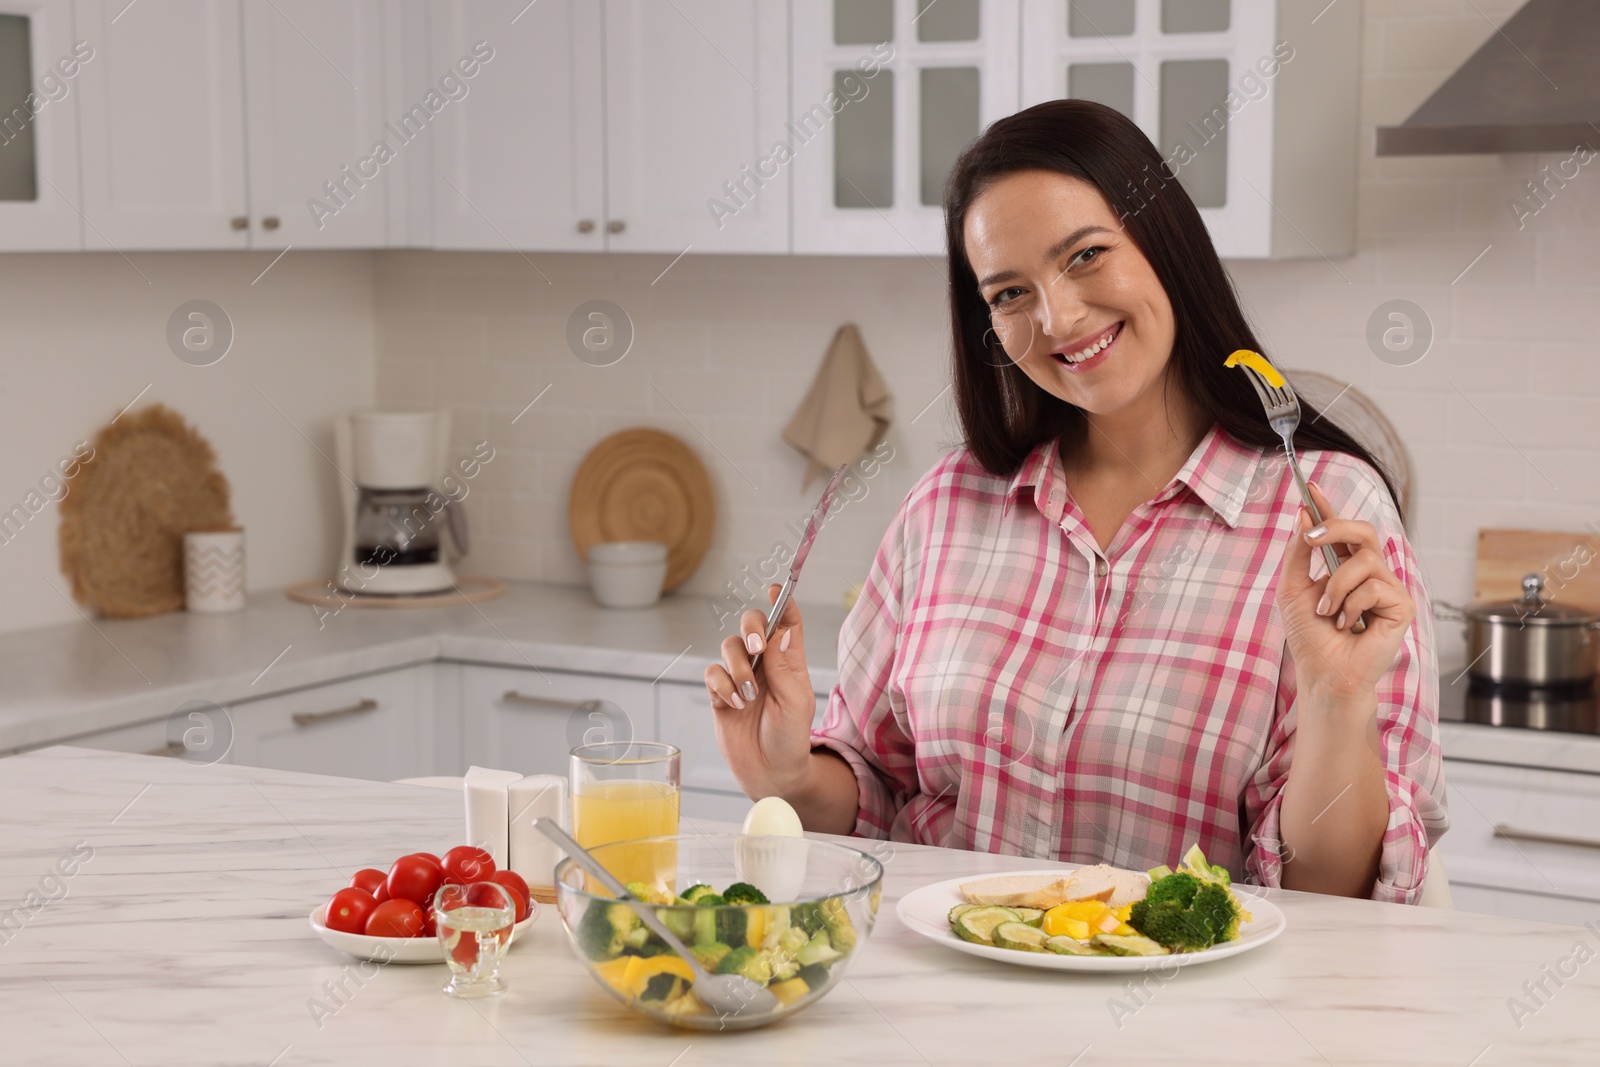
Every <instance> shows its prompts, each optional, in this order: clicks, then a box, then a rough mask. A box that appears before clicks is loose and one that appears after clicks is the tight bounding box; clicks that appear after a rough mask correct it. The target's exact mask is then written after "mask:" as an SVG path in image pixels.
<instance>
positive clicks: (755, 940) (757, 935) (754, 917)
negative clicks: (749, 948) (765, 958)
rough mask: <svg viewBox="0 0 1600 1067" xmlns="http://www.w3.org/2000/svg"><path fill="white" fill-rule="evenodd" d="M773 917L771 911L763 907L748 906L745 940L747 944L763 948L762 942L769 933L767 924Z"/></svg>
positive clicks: (745, 911) (746, 909) (745, 914)
mask: <svg viewBox="0 0 1600 1067" xmlns="http://www.w3.org/2000/svg"><path fill="white" fill-rule="evenodd" d="M771 917H772V912H771V910H770V909H768V908H765V907H762V906H761V905H759V904H758V905H755V906H753V907H752V906H746V907H745V909H744V922H745V928H744V940H745V944H747V945H753V946H755V947H756V948H760V947H761V942H762V940H763V938H765V936H766V933H767V923H768V921H769V920H770V919H771Z"/></svg>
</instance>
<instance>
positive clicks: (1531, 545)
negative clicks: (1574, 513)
mask: <svg viewBox="0 0 1600 1067" xmlns="http://www.w3.org/2000/svg"><path fill="white" fill-rule="evenodd" d="M1525 574H1537V575H1539V576H1540V577H1541V578H1543V579H1544V598H1545V599H1546V600H1547V601H1550V602H1552V603H1556V604H1561V605H1564V606H1566V607H1574V608H1587V609H1588V610H1590V611H1600V534H1597V533H1596V532H1595V530H1594V528H1593V526H1591V528H1590V529H1589V530H1585V531H1584V532H1582V533H1555V532H1551V531H1547V530H1479V531H1478V561H1477V569H1476V572H1475V574H1474V576H1473V591H1472V598H1473V600H1476V601H1485V600H1512V599H1515V598H1517V597H1520V596H1522V576H1523V575H1525Z"/></svg>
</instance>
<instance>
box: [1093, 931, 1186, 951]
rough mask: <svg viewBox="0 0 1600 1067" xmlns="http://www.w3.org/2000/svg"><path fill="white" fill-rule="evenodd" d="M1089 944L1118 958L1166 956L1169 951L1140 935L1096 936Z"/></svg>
mask: <svg viewBox="0 0 1600 1067" xmlns="http://www.w3.org/2000/svg"><path fill="white" fill-rule="evenodd" d="M1089 944H1091V945H1094V946H1095V947H1097V948H1103V949H1105V950H1106V951H1108V952H1110V953H1112V954H1113V955H1117V956H1165V955H1167V954H1168V953H1167V950H1166V948H1165V947H1164V946H1162V945H1158V944H1157V943H1156V942H1154V941H1152V940H1150V939H1149V938H1148V937H1144V936H1142V935H1140V934H1128V935H1126V936H1123V935H1119V934H1095V935H1094V937H1092V938H1090V939H1089Z"/></svg>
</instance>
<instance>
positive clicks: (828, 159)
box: [784, 0, 1020, 257]
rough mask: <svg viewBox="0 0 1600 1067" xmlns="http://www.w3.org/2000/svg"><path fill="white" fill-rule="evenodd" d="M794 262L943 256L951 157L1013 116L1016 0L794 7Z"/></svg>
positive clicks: (864, 1)
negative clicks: (853, 255) (804, 255)
mask: <svg viewBox="0 0 1600 1067" xmlns="http://www.w3.org/2000/svg"><path fill="white" fill-rule="evenodd" d="M792 10H793V19H794V22H793V36H792V40H791V48H792V55H793V65H792V70H793V84H792V91H791V94H790V113H791V118H790V121H789V123H788V125H787V127H786V128H785V131H784V138H785V142H786V144H787V146H788V154H789V155H790V156H791V157H792V161H791V163H790V165H791V166H792V168H793V173H794V241H793V248H794V251H796V252H872V253H878V254H886V255H896V254H900V255H909V254H917V255H923V256H929V257H943V255H944V250H945V249H944V223H943V219H944V216H943V207H942V199H943V190H944V182H945V178H946V177H947V176H948V175H949V173H950V168H951V166H952V164H954V162H955V160H956V157H957V156H958V155H959V154H960V152H961V150H962V148H964V147H965V146H966V145H967V143H968V142H970V141H971V140H972V139H973V138H975V137H976V136H977V135H978V134H979V133H980V132H982V130H983V128H984V127H985V126H987V125H988V124H989V123H991V122H993V121H994V120H995V119H998V118H1001V117H1003V116H1005V115H1009V114H1011V113H1012V112H1014V111H1015V110H1017V103H1018V81H1017V37H1018V31H1019V24H1018V21H1017V20H1018V15H1019V10H1020V0H794V6H793V9H792Z"/></svg>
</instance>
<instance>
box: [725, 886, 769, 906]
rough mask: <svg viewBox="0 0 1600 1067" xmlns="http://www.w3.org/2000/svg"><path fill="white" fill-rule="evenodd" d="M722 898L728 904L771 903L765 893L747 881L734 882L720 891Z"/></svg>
mask: <svg viewBox="0 0 1600 1067" xmlns="http://www.w3.org/2000/svg"><path fill="white" fill-rule="evenodd" d="M722 899H723V900H725V901H727V902H728V903H729V904H771V903H772V901H770V900H768V899H767V895H766V894H765V893H763V892H762V891H761V890H759V889H757V888H756V887H755V886H753V885H751V884H750V883H749V882H735V883H733V884H732V885H730V886H729V887H728V888H726V889H724V890H723V891H722Z"/></svg>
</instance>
